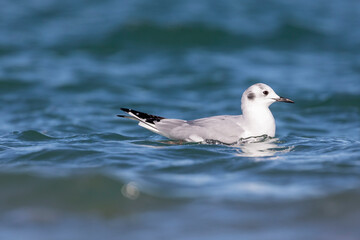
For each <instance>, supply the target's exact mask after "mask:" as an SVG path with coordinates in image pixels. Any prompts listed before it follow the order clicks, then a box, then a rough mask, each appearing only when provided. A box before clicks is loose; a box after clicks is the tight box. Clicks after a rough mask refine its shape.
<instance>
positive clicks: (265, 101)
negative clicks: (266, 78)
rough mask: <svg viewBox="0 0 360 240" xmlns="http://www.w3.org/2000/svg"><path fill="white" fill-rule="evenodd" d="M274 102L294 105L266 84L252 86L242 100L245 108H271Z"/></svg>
mask: <svg viewBox="0 0 360 240" xmlns="http://www.w3.org/2000/svg"><path fill="white" fill-rule="evenodd" d="M274 102H287V103H294V101H292V100H290V99H288V98H284V97H280V96H279V95H277V94H276V93H275V91H274V90H273V89H272V88H271V87H270V86H268V85H266V84H264V83H256V84H254V85H252V86H250V87H249V88H248V89H246V91H245V92H244V93H243V95H242V98H241V104H242V106H243V107H244V106H248V105H250V106H265V107H269V106H270V105H271V104H273V103H274Z"/></svg>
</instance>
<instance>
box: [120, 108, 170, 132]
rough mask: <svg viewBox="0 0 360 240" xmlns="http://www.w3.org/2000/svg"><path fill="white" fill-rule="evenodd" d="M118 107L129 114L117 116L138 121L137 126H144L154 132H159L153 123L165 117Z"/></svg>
mask: <svg viewBox="0 0 360 240" xmlns="http://www.w3.org/2000/svg"><path fill="white" fill-rule="evenodd" d="M120 109H121V110H122V111H124V112H126V113H127V114H129V116H126V115H117V116H118V117H123V118H129V119H132V120H136V121H139V126H141V127H144V128H146V129H148V130H150V131H152V132H154V133H157V134H159V130H158V129H157V128H156V126H155V123H156V122H160V121H161V120H162V119H165V118H163V117H159V116H155V115H150V114H147V113H143V112H139V111H135V110H132V109H128V108H120Z"/></svg>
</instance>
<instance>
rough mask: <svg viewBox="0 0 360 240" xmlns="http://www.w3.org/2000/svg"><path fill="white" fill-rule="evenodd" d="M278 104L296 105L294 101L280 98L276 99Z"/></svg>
mask: <svg viewBox="0 0 360 240" xmlns="http://www.w3.org/2000/svg"><path fill="white" fill-rule="evenodd" d="M274 99H275V100H276V101H277V102H286V103H295V102H294V101H293V100H290V99H288V98H284V97H279V98H274Z"/></svg>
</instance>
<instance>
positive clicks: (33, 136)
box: [14, 130, 57, 141]
mask: <svg viewBox="0 0 360 240" xmlns="http://www.w3.org/2000/svg"><path fill="white" fill-rule="evenodd" d="M14 134H16V135H17V138H18V139H19V140H23V141H47V140H53V139H57V138H55V137H51V136H48V135H46V134H45V133H41V132H38V131H35V130H27V131H23V132H14Z"/></svg>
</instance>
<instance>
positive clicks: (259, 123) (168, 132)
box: [117, 83, 294, 144]
mask: <svg viewBox="0 0 360 240" xmlns="http://www.w3.org/2000/svg"><path fill="white" fill-rule="evenodd" d="M274 102H285V103H294V101H292V100H290V99H288V98H284V97H280V96H278V95H277V94H276V93H275V91H274V90H273V89H272V88H271V87H270V86H268V85H266V84H264V83H257V84H254V85H252V86H250V87H249V88H248V89H246V90H245V92H244V93H243V95H242V98H241V110H242V115H219V116H212V117H206V118H199V119H195V120H182V119H171V118H164V117H159V116H156V115H150V114H147V113H143V112H139V111H136V110H133V109H128V108H121V110H122V111H124V112H126V113H127V114H128V115H117V116H118V117H122V118H128V119H132V120H136V121H138V122H139V123H138V124H139V126H141V127H144V128H146V129H148V130H150V131H152V132H154V133H157V134H160V135H162V136H164V137H167V138H169V139H172V140H182V141H186V142H197V143H206V142H209V141H216V142H220V143H224V144H236V143H238V142H239V141H240V140H242V139H247V138H251V137H259V136H264V135H266V136H269V137H274V136H275V130H276V125H275V119H274V117H273V115H272V113H271V111H270V109H269V107H270V105H271V104H273V103H274Z"/></svg>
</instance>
